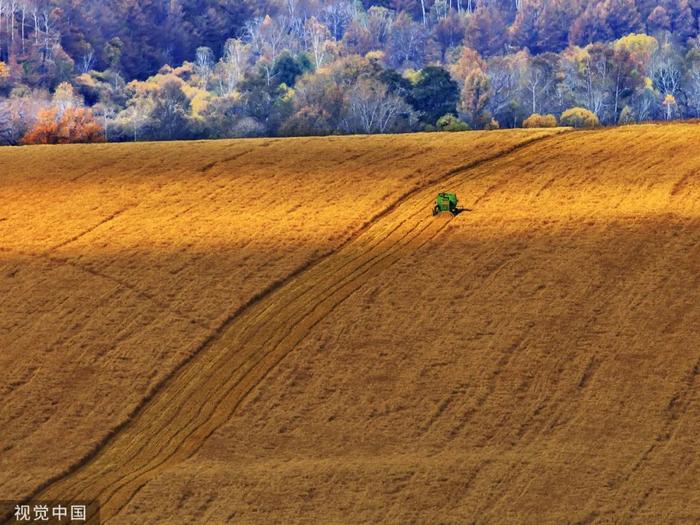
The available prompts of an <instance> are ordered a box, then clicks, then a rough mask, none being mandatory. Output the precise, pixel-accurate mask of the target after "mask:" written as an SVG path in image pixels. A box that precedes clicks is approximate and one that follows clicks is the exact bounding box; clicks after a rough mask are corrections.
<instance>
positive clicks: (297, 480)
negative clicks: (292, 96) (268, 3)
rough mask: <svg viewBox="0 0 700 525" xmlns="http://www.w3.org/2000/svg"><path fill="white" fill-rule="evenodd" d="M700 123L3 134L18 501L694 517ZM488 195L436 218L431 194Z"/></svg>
mask: <svg viewBox="0 0 700 525" xmlns="http://www.w3.org/2000/svg"><path fill="white" fill-rule="evenodd" d="M699 146H700V127H698V125H696V124H674V125H645V126H634V127H622V128H616V129H608V130H599V131H591V132H573V131H569V130H552V131H545V130H540V131H499V132H469V133H456V134H417V135H402V136H382V137H359V136H358V137H333V138H308V139H268V140H264V139H261V140H238V141H214V142H189V143H157V144H148V143H147V144H138V145H131V144H123V145H119V144H109V145H91V146H58V147H50V146H47V147H30V148H5V149H0V167H1V168H0V367H1V368H2V370H3V371H4V372H5V373H4V374H2V376H1V377H0V398H1V399H2V405H1V406H0V499H5V500H9V499H29V498H31V499H32V500H37V501H38V500H57V499H64V498H73V499H97V500H98V501H99V502H100V505H101V518H102V521H103V522H108V523H115V524H131V523H183V524H185V523H299V522H302V523H379V522H385V523H533V524H534V523H611V522H613V523H693V522H698V521H700V454H698V448H699V446H700V438H699V437H698V434H700V393H699V388H700V384H699V380H698V375H699V374H700V156H698V155H697V151H698V147H699ZM443 190H451V191H456V192H457V193H458V195H459V197H460V200H461V204H462V205H463V206H464V208H465V210H464V211H463V212H462V213H460V214H459V215H457V216H455V217H452V216H451V215H439V216H437V217H433V216H432V215H431V207H432V200H433V199H434V197H435V194H436V193H437V192H438V191H443Z"/></svg>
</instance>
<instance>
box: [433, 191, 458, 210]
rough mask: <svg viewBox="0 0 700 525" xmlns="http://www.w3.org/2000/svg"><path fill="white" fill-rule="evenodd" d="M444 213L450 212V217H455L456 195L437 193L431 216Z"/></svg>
mask: <svg viewBox="0 0 700 525" xmlns="http://www.w3.org/2000/svg"><path fill="white" fill-rule="evenodd" d="M446 211H448V212H450V213H451V214H452V215H457V195H456V194H455V193H438V196H437V198H436V199H435V207H434V208H433V215H437V214H438V213H443V212H446Z"/></svg>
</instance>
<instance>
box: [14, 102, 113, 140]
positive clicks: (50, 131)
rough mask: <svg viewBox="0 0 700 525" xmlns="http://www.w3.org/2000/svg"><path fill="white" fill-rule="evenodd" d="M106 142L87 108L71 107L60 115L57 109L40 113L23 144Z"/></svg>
mask: <svg viewBox="0 0 700 525" xmlns="http://www.w3.org/2000/svg"><path fill="white" fill-rule="evenodd" d="M87 142H105V133H104V129H103V128H102V126H100V125H99V124H98V123H97V122H96V121H95V117H94V115H93V114H92V110H90V109H87V108H77V107H70V108H67V109H65V110H64V111H63V112H61V114H60V115H59V112H58V109H57V108H55V107H51V108H47V109H44V110H42V111H41V112H39V115H38V117H37V121H36V123H35V124H34V126H33V127H32V128H31V129H30V130H29V131H28V132H27V134H26V135H24V137H22V144H72V143H87Z"/></svg>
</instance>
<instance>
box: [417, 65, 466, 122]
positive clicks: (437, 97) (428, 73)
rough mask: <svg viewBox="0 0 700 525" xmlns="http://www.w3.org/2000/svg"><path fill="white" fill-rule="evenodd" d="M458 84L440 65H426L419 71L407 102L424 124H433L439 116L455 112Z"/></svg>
mask: <svg viewBox="0 0 700 525" xmlns="http://www.w3.org/2000/svg"><path fill="white" fill-rule="evenodd" d="M458 100H459V85H458V84H457V82H455V81H454V80H453V79H452V77H450V74H449V73H448V72H447V71H446V70H445V69H443V68H441V67H436V66H428V67H426V68H425V69H423V71H421V74H420V78H419V79H418V82H417V83H416V85H415V86H413V89H412V90H411V95H410V98H409V100H408V102H409V103H410V104H411V106H413V108H414V109H415V110H416V111H417V112H418V113H419V115H420V118H421V121H422V122H423V123H425V124H435V122H436V121H437V119H439V118H440V117H441V116H443V115H445V114H447V113H452V114H456V113H457V102H458Z"/></svg>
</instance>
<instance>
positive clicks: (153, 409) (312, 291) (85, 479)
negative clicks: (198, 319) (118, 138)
mask: <svg viewBox="0 0 700 525" xmlns="http://www.w3.org/2000/svg"><path fill="white" fill-rule="evenodd" d="M548 139H554V140H556V135H553V136H545V137H538V138H536V139H533V140H530V141H527V142H525V143H522V144H520V145H518V146H515V147H513V148H510V149H509V150H507V151H504V152H502V153H499V154H498V155H495V156H493V157H491V158H488V159H485V160H482V161H478V162H475V163H473V164H471V165H466V166H463V167H461V168H458V169H455V170H452V171H450V172H448V173H446V174H445V175H444V177H442V179H441V180H440V181H439V182H436V183H433V184H430V185H429V187H425V188H421V189H417V190H414V191H413V192H411V193H409V194H407V195H405V196H404V197H403V198H401V199H400V200H399V201H397V202H396V203H395V204H394V205H392V206H391V207H390V208H388V209H387V210H386V211H384V212H383V213H382V214H380V215H379V216H378V217H376V218H375V219H374V220H373V221H372V222H370V223H369V224H368V225H366V226H365V227H364V228H363V229H362V230H361V231H360V232H359V233H358V234H357V235H356V236H355V237H354V238H353V239H351V240H350V241H349V242H348V243H346V244H345V245H344V246H343V247H341V248H340V249H339V250H337V251H335V252H333V253H331V254H330V255H328V256H326V257H324V258H323V259H321V260H320V261H319V262H317V263H315V264H314V265H312V266H310V267H308V268H307V269H305V270H303V271H301V272H300V273H298V274H296V275H294V276H291V277H289V278H288V279H287V280H286V281H285V282H282V283H281V284H280V285H278V286H277V287H275V288H274V289H272V290H270V291H269V292H268V293H266V294H264V295H263V296H262V297H261V298H259V299H258V300H257V301H255V302H254V303H252V304H251V305H250V306H249V307H248V308H245V309H244V310H243V311H242V312H240V313H239V314H238V315H237V316H235V317H234V318H232V319H230V320H229V321H227V323H226V324H225V325H224V326H223V327H221V328H220V329H219V330H218V331H217V332H216V333H215V334H214V335H213V336H212V337H210V338H209V339H208V341H207V342H206V343H205V344H204V345H203V347H202V348H201V349H200V351H199V353H197V354H196V355H195V356H194V358H192V359H191V360H190V361H188V362H187V363H186V364H185V365H184V366H182V367H181V368H180V369H179V370H177V371H176V372H175V373H174V374H173V375H172V376H171V377H170V378H169V380H167V381H166V382H165V383H164V384H163V385H162V386H161V387H160V389H159V390H158V391H157V392H156V393H155V394H154V395H153V396H152V397H151V398H150V399H149V400H147V401H146V402H145V403H144V404H143V405H142V406H141V407H140V408H139V410H138V411H137V412H136V414H135V415H134V417H133V418H132V419H131V420H130V421H129V422H128V423H127V424H125V425H124V426H123V427H122V428H120V429H118V431H117V432H116V433H115V434H114V435H113V436H112V437H111V438H110V439H109V440H108V441H107V442H106V443H104V444H103V445H102V447H101V448H100V449H99V450H97V451H96V453H94V454H93V455H92V456H91V457H89V458H86V459H85V460H83V461H82V462H81V463H80V464H79V465H76V466H75V468H74V469H72V471H70V472H69V473H67V474H66V475H65V476H63V477H61V478H60V479H57V480H53V481H52V482H50V483H49V484H48V485H47V486H45V487H43V488H39V489H38V490H37V491H36V492H35V493H34V494H33V495H32V497H31V499H33V500H67V499H73V500H85V499H90V500H93V499H97V500H98V501H99V502H100V506H101V511H100V512H101V518H102V521H103V522H107V521H109V520H110V519H111V518H112V517H114V516H115V515H117V514H118V513H119V512H120V510H121V509H123V508H124V507H125V506H126V505H127V504H128V503H129V501H130V500H131V499H132V498H133V496H134V495H135V494H136V493H137V492H138V491H139V489H140V488H141V487H142V486H143V485H145V484H146V483H147V482H148V481H149V480H151V479H153V478H154V477H155V476H157V475H158V474H159V473H160V472H161V471H163V470H164V469H166V468H168V467H169V466H172V465H174V464H177V463H179V462H181V461H183V460H185V459H187V458H189V457H190V456H192V455H193V454H194V453H195V452H196V451H197V450H198V449H199V448H200V447H201V445H202V443H203V442H204V441H205V440H206V439H207V437H208V436H210V435H211V434H212V433H213V432H214V431H215V430H216V429H217V428H218V427H219V426H221V425H222V424H223V423H224V422H225V421H226V420H227V419H228V418H230V416H231V414H232V413H233V412H234V411H235V410H236V408H237V407H238V406H239V405H240V403H241V401H242V400H243V399H244V398H245V396H246V395H247V394H248V393H249V392H250V391H251V390H252V389H253V388H254V387H255V386H256V385H257V384H258V383H259V382H260V381H261V380H262V379H263V378H264V377H265V376H266V375H267V374H268V373H269V371H270V370H271V369H272V368H273V367H274V366H275V365H276V364H277V363H279V361H280V360H281V359H283V358H284V356H285V355H287V354H288V353H289V352H290V351H291V350H292V349H293V348H294V347H295V346H296V345H297V344H298V343H299V342H300V341H301V340H302V339H303V338H304V337H305V336H306V334H308V332H309V331H310V330H311V329H312V328H313V327H314V326H315V325H316V324H317V323H318V322H319V321H320V320H322V319H323V318H324V317H325V316H326V315H328V314H329V313H330V312H331V311H332V310H333V309H335V308H336V307H337V306H338V305H339V304H341V303H342V302H343V301H344V300H345V299H347V298H348V297H349V296H350V295H351V294H352V293H353V292H354V291H355V290H357V289H358V288H359V287H360V286H362V285H363V283H365V282H366V281H367V279H369V278H371V277H372V276H375V275H377V274H378V273H380V272H382V271H383V270H385V269H386V268H387V267H389V266H391V265H392V264H393V263H394V262H396V261H397V260H399V259H401V258H402V257H403V256H404V255H406V254H409V253H411V252H413V251H415V250H417V249H419V248H420V247H421V246H422V245H424V244H425V243H427V242H428V241H430V240H431V239H433V238H434V237H435V236H437V235H438V234H439V233H440V231H441V230H442V229H443V228H444V227H445V226H446V225H447V224H448V223H449V221H450V220H451V219H450V216H439V217H437V218H435V217H432V216H431V214H430V209H431V200H432V198H433V197H434V193H435V192H436V191H437V190H438V189H441V188H442V187H444V185H445V184H449V183H451V182H452V183H459V182H464V181H465V180H468V179H469V178H470V177H471V176H472V174H471V173H470V170H471V169H473V168H476V167H477V166H483V165H484V164H486V163H489V162H493V161H496V160H499V159H502V158H503V157H505V156H507V155H509V154H511V153H513V152H515V151H516V150H520V149H522V148H524V147H527V146H528V145H532V144H534V143H537V142H541V141H543V140H548ZM457 220H459V219H457Z"/></svg>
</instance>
